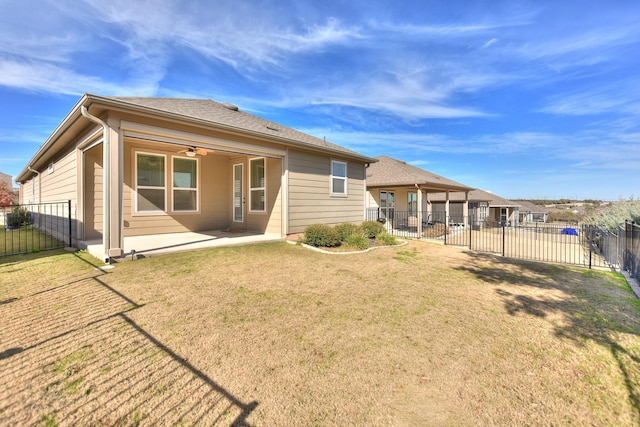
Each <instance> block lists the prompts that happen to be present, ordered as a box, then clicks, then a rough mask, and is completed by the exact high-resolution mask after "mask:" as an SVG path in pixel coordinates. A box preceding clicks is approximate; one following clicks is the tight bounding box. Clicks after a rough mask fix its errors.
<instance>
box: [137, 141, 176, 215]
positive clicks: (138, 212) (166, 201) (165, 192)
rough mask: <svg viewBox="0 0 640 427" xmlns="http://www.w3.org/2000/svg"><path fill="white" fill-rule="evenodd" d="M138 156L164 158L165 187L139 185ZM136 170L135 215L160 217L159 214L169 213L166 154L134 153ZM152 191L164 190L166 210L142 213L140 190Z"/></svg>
mask: <svg viewBox="0 0 640 427" xmlns="http://www.w3.org/2000/svg"><path fill="white" fill-rule="evenodd" d="M138 154H144V155H148V156H157V157H163V158H164V187H154V186H145V185H143V186H139V185H138ZM133 167H134V170H133V179H134V184H135V186H134V192H135V194H134V205H135V210H134V213H135V214H137V215H158V214H166V213H167V205H168V200H167V198H168V194H167V193H168V191H167V156H166V155H165V154H159V153H151V152H147V151H135V152H134V165H133ZM139 188H141V189H151V190H158V189H160V188H162V189H163V190H164V210H160V209H158V210H155V211H141V210H139V209H138V189H139Z"/></svg>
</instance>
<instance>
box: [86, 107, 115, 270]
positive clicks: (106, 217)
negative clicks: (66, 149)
mask: <svg viewBox="0 0 640 427" xmlns="http://www.w3.org/2000/svg"><path fill="white" fill-rule="evenodd" d="M80 112H81V113H82V115H83V116H84V117H86V118H87V119H89V120H91V121H92V122H94V123H96V124H98V125H100V126H102V132H103V133H102V140H103V143H102V156H103V162H104V166H103V169H102V173H103V179H102V185H103V192H102V203H103V216H102V232H103V234H102V243H103V245H102V246H103V247H104V248H103V249H104V253H105V262H107V263H109V260H110V259H111V257H110V256H109V251H110V249H111V179H110V176H111V138H110V137H109V125H108V124H107V123H106V122H104V121H102V120H100V119H99V118H97V117H96V116H92V115H91V114H89V110H87V107H85V106H84V105H82V106H81V107H80Z"/></svg>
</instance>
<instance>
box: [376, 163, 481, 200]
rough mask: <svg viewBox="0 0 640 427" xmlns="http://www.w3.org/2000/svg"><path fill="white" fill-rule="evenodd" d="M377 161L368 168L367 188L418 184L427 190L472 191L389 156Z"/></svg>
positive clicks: (462, 185)
mask: <svg viewBox="0 0 640 427" xmlns="http://www.w3.org/2000/svg"><path fill="white" fill-rule="evenodd" d="M375 159H377V160H378V162H377V163H372V164H370V165H369V167H368V168H367V187H402V186H412V187H413V186H415V185H416V184H418V185H420V186H421V187H422V188H423V189H426V190H429V189H431V190H439V191H447V190H449V191H469V190H471V187H467V186H466V185H464V184H460V183H459V182H456V181H453V180H451V179H448V178H445V177H443V176H440V175H436V174H435V173H433V172H429V171H427V170H424V169H420V168H418V167H416V166H413V165H410V164H407V162H404V161H402V160H397V159H394V158H391V157H388V156H379V157H375ZM463 197H464V195H463Z"/></svg>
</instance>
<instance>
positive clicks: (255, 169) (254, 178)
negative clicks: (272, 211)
mask: <svg viewBox="0 0 640 427" xmlns="http://www.w3.org/2000/svg"><path fill="white" fill-rule="evenodd" d="M249 175H250V176H249V182H250V185H251V189H250V191H249V207H250V210H251V211H252V212H266V210H267V209H266V206H267V205H266V195H267V187H266V182H265V181H266V174H265V159H264V157H263V158H259V159H251V160H249Z"/></svg>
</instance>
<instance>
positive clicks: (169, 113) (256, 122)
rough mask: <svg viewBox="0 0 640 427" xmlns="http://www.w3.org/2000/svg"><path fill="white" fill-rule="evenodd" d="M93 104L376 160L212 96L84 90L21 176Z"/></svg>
mask: <svg viewBox="0 0 640 427" xmlns="http://www.w3.org/2000/svg"><path fill="white" fill-rule="evenodd" d="M82 108H87V109H88V110H89V112H90V113H91V114H93V115H97V116H98V117H101V116H103V115H107V114H108V112H109V111H121V112H126V113H133V114H139V115H145V116H155V117H156V118H158V119H162V120H171V121H174V122H178V123H183V124H187V125H195V126H199V127H201V128H204V129H206V128H211V129H213V130H216V131H220V132H227V133H229V134H235V135H241V136H243V135H246V136H251V137H255V138H258V139H263V140H265V141H269V142H273V143H277V144H282V145H284V146H288V147H292V148H298V149H305V150H313V151H319V152H322V153H325V154H329V155H332V156H336V157H342V158H347V159H354V160H357V161H360V162H363V163H373V162H376V160H375V159H374V158H372V157H367V156H365V155H362V154H360V153H358V152H355V151H353V150H350V149H348V148H345V147H342V146H340V145H337V144H333V143H331V142H327V141H325V140H324V139H320V138H316V137H314V136H311V135H308V134H306V133H304V132H300V131H298V130H295V129H292V128H290V127H287V126H283V125H281V124H279V123H276V122H272V121H270V120H266V119H263V118H261V117H258V116H255V115H253V114H249V113H246V112H244V111H241V110H240V109H239V108H238V107H237V106H235V105H232V104H228V103H220V102H216V101H213V100H211V99H193V98H144V97H119V96H98V95H92V94H84V95H83V96H82V97H81V98H80V100H78V102H77V103H76V105H75V106H74V107H73V108H72V110H71V111H70V112H69V114H67V116H66V117H65V118H64V119H63V120H62V122H61V123H60V124H59V125H58V127H57V128H56V129H55V130H54V131H53V133H52V134H51V135H50V136H49V138H47V140H46V141H45V142H44V144H42V145H41V146H40V148H39V149H38V151H37V152H36V154H35V155H34V156H33V157H32V158H31V160H30V161H29V163H28V164H27V167H25V168H24V169H23V170H22V171H21V172H20V173H19V174H18V176H17V177H16V182H23V181H24V180H25V179H27V177H28V175H29V174H30V173H31V172H30V169H29V168H31V167H35V168H38V167H42V165H43V164H46V163H47V162H48V161H49V159H50V158H51V157H52V156H53V155H55V153H57V150H60V149H61V147H64V146H65V144H68V143H69V142H70V141H71V140H73V138H74V135H75V134H76V133H77V132H81V131H82V128H83V127H84V126H86V122H87V119H86V118H84V117H83V115H82Z"/></svg>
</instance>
